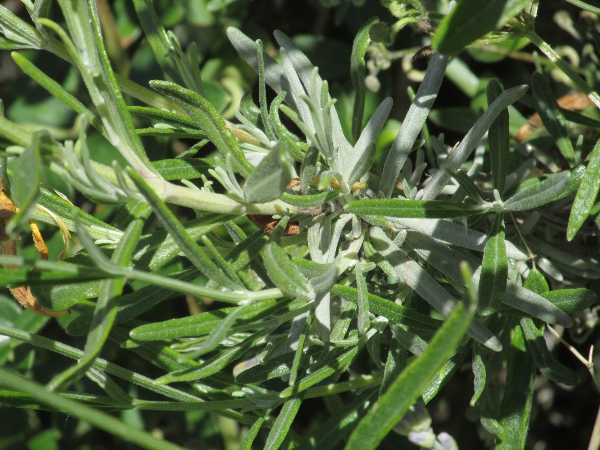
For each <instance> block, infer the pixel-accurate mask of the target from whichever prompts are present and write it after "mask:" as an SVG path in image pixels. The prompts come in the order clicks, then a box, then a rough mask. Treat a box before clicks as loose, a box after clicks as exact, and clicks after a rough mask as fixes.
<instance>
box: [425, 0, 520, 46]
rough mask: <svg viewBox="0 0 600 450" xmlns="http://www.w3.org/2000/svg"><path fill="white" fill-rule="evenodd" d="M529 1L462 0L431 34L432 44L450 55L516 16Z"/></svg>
mask: <svg viewBox="0 0 600 450" xmlns="http://www.w3.org/2000/svg"><path fill="white" fill-rule="evenodd" d="M529 1H530V0H488V1H486V2H484V3H481V2H480V1H479V0H462V1H460V2H458V5H457V6H456V7H455V8H454V9H453V10H452V11H451V12H450V13H448V15H446V17H444V19H443V20H442V22H441V23H440V25H439V26H438V29H437V31H436V33H435V35H434V37H433V47H434V48H435V49H436V50H438V51H439V52H441V53H445V54H453V53H456V52H458V51H459V50H461V49H463V48H464V47H466V46H467V45H469V44H471V43H472V42H473V41H475V40H477V39H479V38H481V37H483V36H484V35H485V34H487V33H489V32H491V31H494V30H495V29H496V28H497V27H499V26H502V25H503V24H504V23H505V22H506V21H507V20H508V19H510V18H512V17H514V16H516V15H517V14H518V13H519V12H520V11H521V10H522V9H523V8H524V7H525V6H526V5H527V4H528V3H529Z"/></svg>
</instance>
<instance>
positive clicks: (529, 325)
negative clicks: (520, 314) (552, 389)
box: [520, 318, 579, 386]
mask: <svg viewBox="0 0 600 450" xmlns="http://www.w3.org/2000/svg"><path fill="white" fill-rule="evenodd" d="M520 324H521V328H522V329H523V336H525V343H526V344H527V348H528V349H529V352H530V353H531V356H532V357H533V360H534V361H535V365H536V366H537V367H538V369H539V370H540V372H541V373H542V375H544V376H545V377H546V378H548V379H549V380H552V381H555V382H556V383H561V384H564V385H566V386H575V385H577V384H579V377H578V376H577V374H576V373H575V372H574V371H573V370H571V369H569V368H568V367H566V366H563V365H562V364H560V363H559V362H558V361H556V360H555V359H554V358H553V357H552V355H551V354H550V351H549V350H548V347H547V345H546V341H545V339H544V332H543V329H544V328H545V327H542V330H540V329H539V328H538V327H537V326H536V325H535V323H534V322H533V320H532V319H528V318H523V319H521V321H520Z"/></svg>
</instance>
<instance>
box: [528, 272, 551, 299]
mask: <svg viewBox="0 0 600 450" xmlns="http://www.w3.org/2000/svg"><path fill="white" fill-rule="evenodd" d="M523 287H524V288H526V289H529V290H530V291H533V292H535V293H536V294H539V295H544V294H547V293H548V292H549V291H550V286H549V285H548V281H546V277H544V274H543V273H542V272H540V271H539V270H538V269H537V268H533V269H531V270H530V271H529V274H528V275H527V278H526V279H525V283H524V284H523Z"/></svg>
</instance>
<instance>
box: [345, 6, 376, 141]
mask: <svg viewBox="0 0 600 450" xmlns="http://www.w3.org/2000/svg"><path fill="white" fill-rule="evenodd" d="M378 22H379V19H378V18H377V17H372V18H370V19H369V20H367V21H366V22H365V23H364V24H363V26H362V27H360V30H358V33H356V37H355V38H354V44H353V45H352V54H351V56H350V76H351V78H352V86H353V87H354V106H353V114H352V139H353V140H354V142H356V141H357V140H358V136H359V134H360V130H361V128H362V121H363V114H364V111H365V75H366V74H365V72H366V71H365V55H366V54H367V49H368V48H369V44H370V43H371V39H370V37H369V31H370V30H371V26H372V25H373V24H375V23H378Z"/></svg>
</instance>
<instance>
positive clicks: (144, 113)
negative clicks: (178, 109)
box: [127, 106, 198, 130]
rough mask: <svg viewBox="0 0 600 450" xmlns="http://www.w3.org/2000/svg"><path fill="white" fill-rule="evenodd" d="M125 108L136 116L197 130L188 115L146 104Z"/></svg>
mask: <svg viewBox="0 0 600 450" xmlns="http://www.w3.org/2000/svg"><path fill="white" fill-rule="evenodd" d="M127 110H128V111H129V112H130V113H131V114H135V115H136V116H140V117H144V118H146V119H150V120H152V121H154V122H159V123H164V124H167V125H170V126H172V127H175V128H185V129H187V128H189V129H191V130H197V129H198V127H197V126H196V122H194V121H193V120H192V119H190V118H189V117H185V116H182V115H179V114H176V113H172V112H170V111H165V110H162V109H156V108H149V107H147V106H128V107H127Z"/></svg>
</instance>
